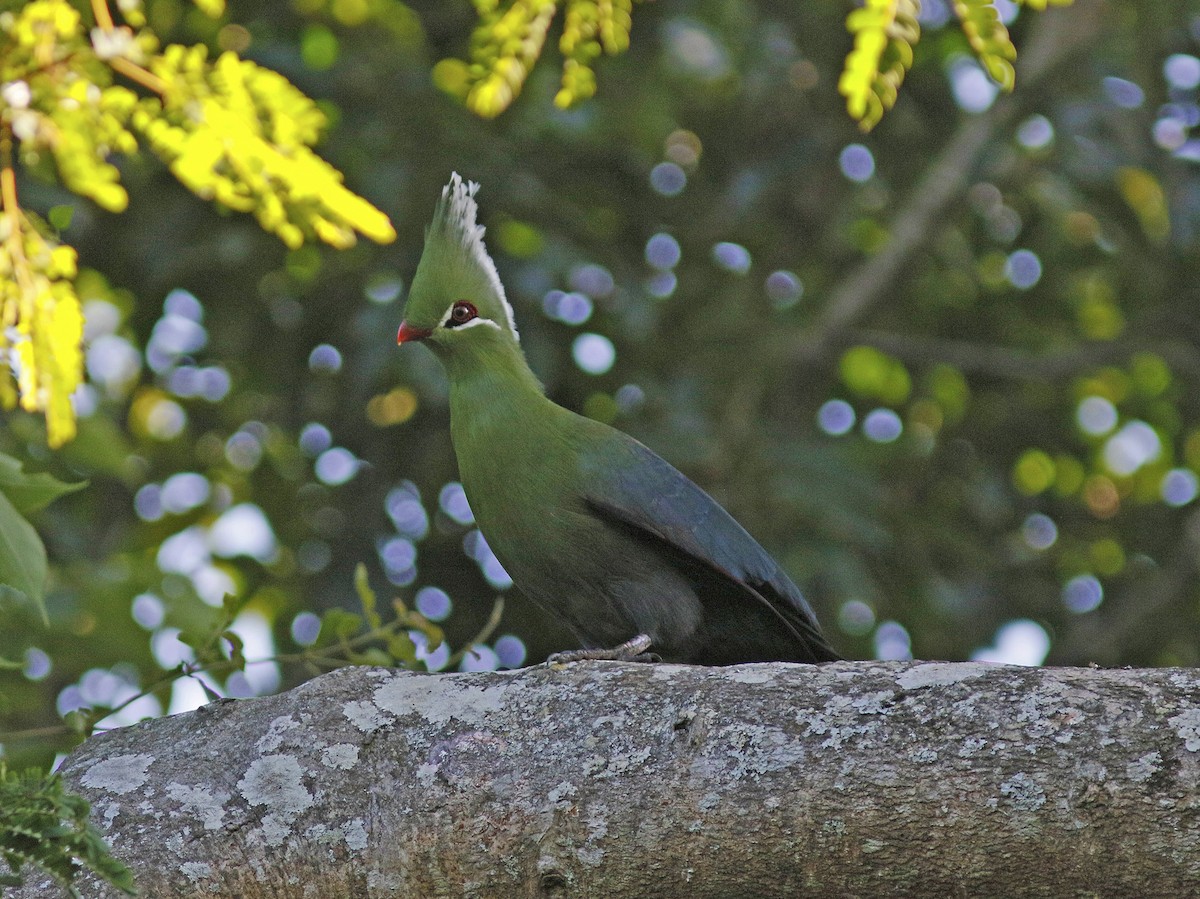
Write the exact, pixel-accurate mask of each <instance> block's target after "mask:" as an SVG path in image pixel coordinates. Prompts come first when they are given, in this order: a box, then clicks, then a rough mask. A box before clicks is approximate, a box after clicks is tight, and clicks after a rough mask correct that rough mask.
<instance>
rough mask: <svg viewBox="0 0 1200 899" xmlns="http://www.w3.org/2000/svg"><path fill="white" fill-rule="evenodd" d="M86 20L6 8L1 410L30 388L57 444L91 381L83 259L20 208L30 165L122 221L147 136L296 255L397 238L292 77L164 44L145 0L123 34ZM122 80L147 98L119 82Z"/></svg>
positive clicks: (46, 0)
mask: <svg viewBox="0 0 1200 899" xmlns="http://www.w3.org/2000/svg"><path fill="white" fill-rule="evenodd" d="M197 5H198V6H199V7H200V8H201V9H203V10H204V11H205V12H206V13H207V14H209V15H211V16H220V15H221V14H222V12H223V10H224V4H223V3H220V2H217V3H214V2H211V0H209V2H205V3H198V4H197ZM89 11H90V13H91V15H92V19H93V22H92V24H93V25H94V27H92V28H91V29H90V30H89V28H88V26H87V24H86V23H85V21H84V17H83V16H82V15H81V14H80V12H79V10H77V9H76V8H75V7H74V6H72V5H71V3H69V2H68V0H33V2H24V3H22V2H7V3H3V4H0V86H2V87H0V210H2V212H0V322H2V326H3V331H0V364H3V365H4V367H5V368H6V369H8V372H7V373H0V403H2V404H3V406H4V408H7V409H11V408H13V407H14V406H15V405H16V403H17V399H18V395H19V398H20V404H21V408H23V409H25V410H26V411H31V412H32V411H42V412H44V413H45V416H46V425H47V440H48V442H49V444H50V446H52V447H58V446H62V445H63V444H64V443H65V442H66V441H68V440H70V439H72V438H73V437H74V436H75V416H74V414H73V411H72V407H71V401H70V397H71V394H72V393H73V392H74V391H75V389H76V388H77V387H78V386H79V384H80V382H81V379H82V375H83V360H82V356H81V354H80V351H79V348H80V343H81V341H82V337H83V318H82V316H81V314H80V307H79V298H78V296H77V295H76V289H75V285H74V283H73V282H74V279H75V277H76V253H75V250H74V249H73V248H72V247H70V246H66V245H64V244H62V243H61V242H60V241H59V240H58V238H57V235H56V234H54V233H53V228H52V226H54V223H53V221H51V222H49V223H47V222H44V221H42V220H41V219H40V218H38V217H37V216H35V215H31V214H29V213H27V212H26V211H24V210H23V209H22V208H21V205H20V204H19V202H18V194H17V179H16V174H15V169H14V166H15V165H16V164H17V163H18V162H19V163H20V164H21V165H22V166H23V167H24V168H26V169H28V170H29V171H30V172H31V173H32V174H35V175H40V176H42V177H51V176H53V175H54V174H56V175H57V178H58V180H59V182H60V183H61V184H62V185H63V187H65V188H66V189H67V190H70V191H73V192H74V193H76V194H78V195H80V196H82V197H86V198H88V199H89V200H91V201H92V202H93V203H95V204H96V205H97V206H99V207H101V208H102V209H106V210H108V211H110V212H120V211H122V210H124V209H125V207H126V205H127V204H128V202H129V197H128V194H127V192H126V190H125V188H124V187H123V186H122V184H121V180H120V171H119V169H118V168H117V167H116V166H115V165H114V164H113V162H112V159H111V157H112V156H113V155H114V154H118V153H119V154H123V155H126V156H131V155H134V154H136V153H137V152H138V142H137V138H136V137H135V133H136V134H140V135H141V136H142V138H143V139H144V140H145V141H146V143H147V145H148V146H149V147H150V148H151V149H152V150H153V151H154V152H155V153H156V154H157V155H158V156H159V157H160V158H161V159H162V160H163V161H164V162H166V163H168V165H169V167H170V169H171V171H172V172H174V173H175V175H176V177H178V178H179V180H180V181H181V182H183V184H184V185H186V186H187V187H188V188H189V189H190V190H192V191H193V192H194V193H196V194H197V195H199V196H201V197H205V198H212V199H215V200H216V201H217V202H218V203H220V204H221V205H223V206H225V207H227V208H230V209H235V210H239V211H244V212H254V213H255V215H256V216H257V217H258V220H259V222H260V224H261V225H262V226H263V227H264V228H266V229H267V230H269V231H273V232H275V233H276V234H277V235H278V236H279V238H280V239H281V240H283V241H284V242H285V243H286V244H287V245H288V246H290V247H293V248H296V247H299V246H300V245H301V244H302V243H303V241H304V239H305V237H306V236H315V237H316V238H318V239H320V240H323V241H325V242H326V243H329V244H331V245H333V246H336V247H347V246H350V245H352V244H353V243H354V240H355V233H356V232H361V233H362V234H364V235H366V236H367V237H369V238H371V239H372V240H376V241H379V242H382V243H386V242H388V241H390V240H392V239H393V238H394V237H395V232H394V231H393V229H392V226H391V223H390V222H389V221H388V220H387V217H386V216H385V215H384V214H383V213H381V212H380V211H379V210H377V209H375V208H374V207H373V206H371V204H369V203H367V202H366V201H365V200H363V199H362V198H361V197H358V196H356V195H355V194H353V193H351V192H350V191H348V190H347V189H346V188H345V187H344V186H343V185H342V177H341V174H340V173H339V172H338V171H337V170H336V169H334V168H333V167H332V166H330V165H329V164H328V163H326V162H325V161H324V160H322V159H321V158H320V157H318V156H317V155H316V154H315V153H313V152H312V150H311V149H310V147H311V146H312V145H313V144H315V143H316V141H317V140H318V138H319V137H320V133H321V130H322V128H323V127H324V125H325V121H326V120H325V115H324V114H323V113H322V112H321V111H320V110H319V109H318V108H317V106H316V105H315V104H314V103H313V102H312V101H311V100H309V99H308V98H307V97H306V96H304V95H303V94H302V93H301V92H300V91H298V90H296V89H295V88H294V87H293V86H292V85H291V84H290V83H289V82H288V81H287V79H286V78H283V77H282V76H280V75H278V74H276V73H275V72H271V71H268V70H266V69H263V68H260V67H259V66H257V65H255V64H254V63H253V62H250V61H247V60H242V59H239V58H238V55H237V53H236V52H235V51H233V50H228V49H227V50H226V51H225V52H223V53H221V54H220V56H219V57H217V59H216V60H215V61H212V62H210V61H209V59H208V55H209V50H208V48H207V47H206V46H204V45H196V46H191V47H185V46H180V45H169V46H167V47H165V48H160V40H159V37H158V35H157V34H156V33H155V31H154V29H153V28H152V27H149V26H148V25H147V18H146V13H145V10H144V8H143V5H142V3H141V2H140V0H131V2H125V3H122V4H121V12H122V14H123V15H124V17H125V20H126V21H127V22H128V24H127V25H119V26H118V25H117V24H116V23H115V22H114V21H113V18H112V13H111V11H110V10H109V8H108V4H107V2H106V0H94V2H92V3H91V6H90V10H89ZM135 29H136V30H135ZM114 73H115V74H117V75H120V76H123V77H124V78H126V79H128V80H129V81H131V82H132V83H133V84H134V85H136V86H137V87H139V88H142V89H143V90H145V91H147V92H148V93H149V95H148V96H141V97H140V96H139V95H138V94H137V93H136V92H135V91H134V90H130V89H129V88H127V87H124V86H121V85H119V84H115V83H114V82H113V78H114ZM63 222H64V223H67V222H69V217H68V216H64V217H63ZM9 373H11V374H12V375H13V376H15V380H16V389H15V390H14V388H13V385H12V383H11V382H10V381H9Z"/></svg>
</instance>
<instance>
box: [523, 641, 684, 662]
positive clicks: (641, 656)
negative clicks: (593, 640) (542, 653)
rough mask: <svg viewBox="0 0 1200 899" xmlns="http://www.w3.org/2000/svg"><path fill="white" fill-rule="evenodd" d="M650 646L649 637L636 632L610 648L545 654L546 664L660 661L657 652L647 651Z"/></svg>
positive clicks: (570, 650) (660, 658)
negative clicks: (635, 634)
mask: <svg viewBox="0 0 1200 899" xmlns="http://www.w3.org/2000/svg"><path fill="white" fill-rule="evenodd" d="M649 648H650V638H649V637H648V636H646V635H645V634H638V635H637V636H636V637H634V638H633V639H632V640H626V641H625V642H624V643H622V644H621V645H620V646H614V647H613V648H612V649H569V650H567V651H565V652H556V653H552V654H551V655H549V656H547V658H546V666H547V667H549V666H551V665H569V664H570V663H571V662H595V661H605V662H661V661H662V657H661V656H659V655H658V653H654V652H647V651H646V650H648V649H649Z"/></svg>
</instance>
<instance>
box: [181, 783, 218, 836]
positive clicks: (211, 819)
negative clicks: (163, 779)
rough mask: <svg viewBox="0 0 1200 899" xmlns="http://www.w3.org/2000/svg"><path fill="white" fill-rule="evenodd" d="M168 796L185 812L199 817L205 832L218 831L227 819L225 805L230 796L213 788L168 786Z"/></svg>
mask: <svg viewBox="0 0 1200 899" xmlns="http://www.w3.org/2000/svg"><path fill="white" fill-rule="evenodd" d="M166 789H167V795H168V796H170V797H171V798H172V799H174V800H175V801H176V802H178V803H180V804H181V805H182V806H183V807H184V809H185V810H187V811H190V812H192V813H194V814H196V815H198V816H199V818H200V821H201V823H202V824H203V825H204V829H205V830H217V829H218V828H219V827H220V826H221V824H222V823H223V822H224V819H225V803H226V802H228V801H229V794H228V793H225V792H222V791H220V790H213V789H212V788H211V787H189V786H187V785H185V784H181V783H174V782H172V783H169V784H167V788H166Z"/></svg>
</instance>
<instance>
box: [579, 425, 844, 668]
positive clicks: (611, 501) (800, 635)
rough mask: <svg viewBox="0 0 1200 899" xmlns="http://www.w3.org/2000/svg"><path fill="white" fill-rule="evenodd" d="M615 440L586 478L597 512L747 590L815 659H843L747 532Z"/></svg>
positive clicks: (672, 472) (633, 446) (656, 461)
mask: <svg viewBox="0 0 1200 899" xmlns="http://www.w3.org/2000/svg"><path fill="white" fill-rule="evenodd" d="M616 433H617V434H619V435H620V438H623V439H619V441H618V442H619V449H618V450H617V451H616V452H615V453H614V452H613V451H612V444H609V447H610V450H609V452H607V453H605V454H604V462H603V463H598V464H597V465H596V466H595V467H593V468H591V470H590V471H585V473H584V474H585V476H584V478H583V480H584V499H585V500H586V502H587V504H588V505H589V506H590V507H591V508H592V510H593V511H594V512H595V513H596V514H598V515H599V516H600V517H602V518H605V519H607V520H609V521H611V522H615V523H619V524H621V525H623V526H625V527H627V528H630V529H632V530H635V531H637V532H639V533H641V534H643V535H645V536H646V537H648V538H650V539H652V540H655V541H657V542H659V543H660V544H663V545H665V547H667V548H669V549H670V550H671V551H673V553H674V554H676V555H682V556H683V557H685V558H686V559H687V560H688V561H689V562H691V563H693V564H697V565H699V566H700V567H702V568H704V569H707V570H709V571H710V572H713V573H715V574H717V575H718V576H719V577H721V578H724V579H726V580H728V581H729V582H731V583H732V584H734V585H737V586H738V587H740V588H742V590H743V591H744V592H745V594H746V596H747V600H748V601H750V602H754V601H757V602H760V603H763V604H764V605H765V606H766V607H767V608H768V609H769V610H770V611H771V612H773V613H774V614H775V616H776V617H777V618H779V620H780V621H781V623H783V624H784V625H785V626H786V627H788V628H789V629H790V630H791V631H792V633H793V634H794V635H795V637H796V638H797V640H799V641H800V642H801V643H802V644H804V645H805V646H806V647H807V648H808V649H809V652H810V653H811V654H812V656H813V657H814V658H815V659H817V660H820V661H825V660H834V659H838V658H839V656H838V655H837V653H836V652H834V650H833V649H832V648H831V647H830V646H829V644H828V643H827V642H826V640H825V638H824V636H823V635H822V634H821V630H820V626H819V625H818V624H817V619H816V616H815V615H814V614H813V611H812V608H811V607H810V606H809V604H808V602H807V601H806V600H805V599H804V596H803V595H802V594H801V593H800V589H799V588H798V587H797V586H796V585H795V584H793V583H792V581H791V579H790V578H788V576H787V575H786V574H785V573H784V572H783V571H782V569H780V567H779V566H778V564H776V562H775V560H774V559H772V558H771V557H770V556H769V555H767V552H766V550H764V549H763V548H762V547H761V546H759V545H758V542H757V541H755V539H754V538H753V537H751V536H750V534H748V533H747V532H746V530H745V528H743V527H742V526H741V525H740V524H738V523H737V521H735V520H734V518H733V516H732V515H730V514H729V513H728V512H726V511H725V510H724V509H723V508H721V506H720V505H718V504H717V502H716V501H715V500H714V499H713V498H712V497H711V496H709V495H708V494H707V493H705V492H704V491H703V490H701V489H700V488H699V487H697V486H696V485H695V484H694V483H692V481H690V480H689V479H688V478H687V477H686V476H684V475H683V474H682V473H681V472H680V471H679V470H678V469H676V468H675V467H674V466H672V465H671V464H670V463H668V462H667V461H666V460H664V459H663V458H661V457H660V456H658V455H657V454H656V453H654V452H653V451H652V450H650V449H648V448H647V447H645V446H644V445H642V444H641V443H639V442H637V441H636V440H634V439H633V438H631V437H628V436H627V435H625V434H620V432H616ZM614 456H616V459H614ZM614 462H616V463H617V464H613V463H614Z"/></svg>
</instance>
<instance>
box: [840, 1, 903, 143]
mask: <svg viewBox="0 0 1200 899" xmlns="http://www.w3.org/2000/svg"><path fill="white" fill-rule="evenodd" d="M920 12H921V3H920V0H866V3H865V5H863V6H862V7H861V8H859V9H856V10H854V11H853V12H852V13H850V15H849V16H848V17H847V19H846V28H847V29H848V30H849V31H850V33H851V34H853V35H854V49H853V50H852V51H851V52H850V55H849V56H847V57H846V66H845V68H844V69H843V71H842V77H841V79H840V80H839V81H838V90H839V91H840V92H841V94H842V96H844V97H845V98H846V109H847V111H849V113H850V115H851V116H853V117H854V118H855V119H857V120H858V124H859V127H861V128H862V129H863V130H864V131H870V130H871V129H872V128H873V127H875V125H876V124H877V123H878V122H879V120H880V119H881V118H883V114H884V113H885V112H887V110H889V109H891V108H892V106H893V105H894V104H895V102H896V96H897V94H898V92H899V90H900V85H901V84H902V83H903V81H904V75H905V73H906V72H907V71H908V69H909V68H910V67H911V66H912V61H913V45H914V44H915V43H916V42H917V40H918V39H919V38H920V36H921V26H920V24H919V23H918V22H917V16H918V15H919V14H920Z"/></svg>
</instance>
